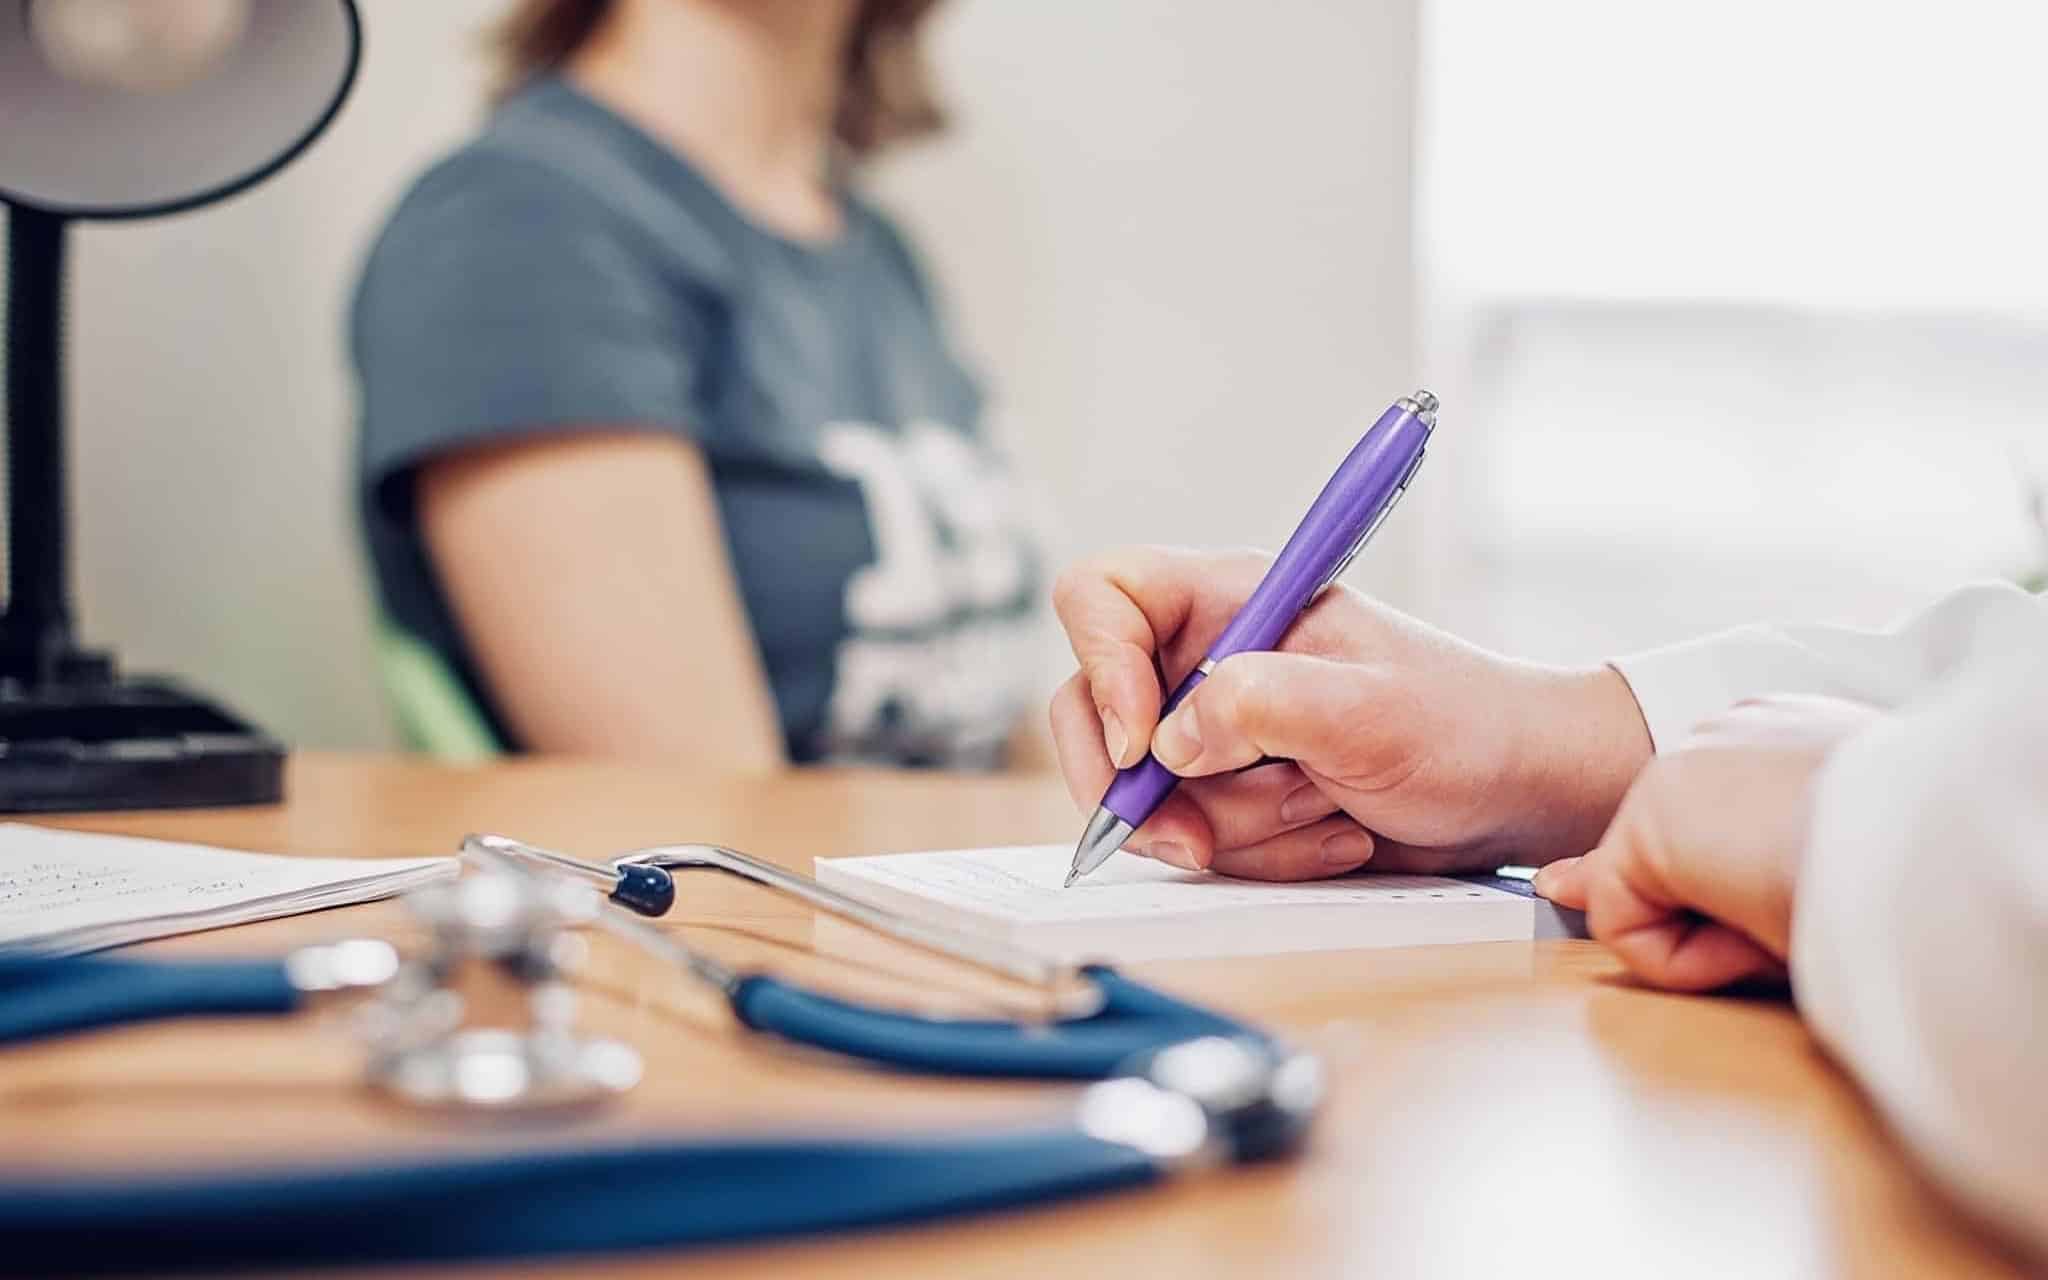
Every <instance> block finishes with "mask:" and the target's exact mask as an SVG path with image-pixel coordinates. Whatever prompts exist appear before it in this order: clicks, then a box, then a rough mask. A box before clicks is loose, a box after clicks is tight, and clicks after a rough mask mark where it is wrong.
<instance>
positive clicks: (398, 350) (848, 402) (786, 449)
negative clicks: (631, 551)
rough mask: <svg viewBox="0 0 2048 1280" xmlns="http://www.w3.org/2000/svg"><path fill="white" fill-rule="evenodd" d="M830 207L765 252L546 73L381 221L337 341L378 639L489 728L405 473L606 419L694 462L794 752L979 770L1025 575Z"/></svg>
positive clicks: (962, 391)
mask: <svg viewBox="0 0 2048 1280" xmlns="http://www.w3.org/2000/svg"><path fill="white" fill-rule="evenodd" d="M845 207H846V226H845V230H844V232H843V234H842V235H841V236H840V237H839V238H837V239H835V240H834V241H832V242H831V243H829V244H826V245H823V246H818V245H805V244H799V243H796V242H793V241H790V240H786V239H783V238H781V237H778V236H775V235H773V234H770V233H768V232H766V231H764V230H762V229H761V228H759V227H757V226H755V225H753V224H752V223H750V222H749V221H747V219H746V218H745V217H744V216H743V215H741V214H740V213H739V212H738V211H737V210H736V209H734V208H733V206H732V205H730V204H729V203H728V202H727V201H726V200H725V199H724V198H723V197H722V196H721V195H720V194H719V193H718V192H717V191H716V190H715V189H714V188H713V187H712V186H711V185H710V184H709V183H708V182H707V181H706V180H705V179H704V178H703V177H702V176H701V175H700V174H698V173H697V172H696V171H695V170H694V169H692V168H691V167H690V166H689V165H688V164H687V163H686V162H685V161H684V160H683V159H682V158H680V157H679V156H677V155H676V154H675V153H674V152H673V151H671V150H669V149H668V148H667V147H665V146H663V145H662V144H660V143H659V142H657V141H655V140H654V139H653V138H651V137H649V136H648V135H646V134H644V133H642V132H641V131H640V130H638V129H637V128H635V127H634V126H633V125H631V124H629V123H628V122H626V121H625V120H623V119H621V118H620V117H619V116H617V115H615V114H613V113H612V112H611V111H609V110H608V109H606V108H605V107H603V106H602V105H600V104H599V103H598V102H596V101H595V100H593V99H591V98H589V97H587V96H585V95H584V94H582V93H581V92H579V91H578V90H576V89H574V88H573V87H571V86H570V85H568V84H566V83H564V82H562V81H560V80H558V79H542V80H539V81H537V82H535V83H534V84H532V85H531V86H529V87H527V88H526V89H525V90H523V91H522V92H520V93H519V94H518V95H517V96H515V97H513V98H512V99H511V100H509V101H508V102H506V103H505V104H504V105H503V106H502V107H501V108H500V109H499V110H498V111H497V112H496V113H495V115H494V116H493V117H492V119H491V120H490V122H489V123H488V125H487V126H486V127H485V129H484V130H483V132H482V134H481V135H480V136H479V137H477V138H476V139H475V140H474V141H472V142H471V143H469V144H468V145H466V146H464V147H463V148H462V149H461V150H459V151H457V152H455V153H454V154H453V155H452V156H450V157H448V158H447V159H445V160H443V161H442V162H440V163H439V164H438V165H436V166H435V167H434V168H433V169H431V170H430V171H429V172H428V173H427V174H426V175H425V176H424V177H422V178H421V179H420V180H419V181H418V182H417V183H416V184H415V185H414V186H413V188H412V189H411V191H410V192H409V193H408V194H407V195H406V197H405V199H404V201H403V203H402V204H401V205H400V206H399V208H398V210H397V212H396V213H395V214H394V215H393V216H392V218H391V221H390V223H389V225H388V226H387V227H386V228H385V230H384V233H383V235H382V237H381V238H380V239H379V240H378V242H377V245H376V248H375V250H374V251H373V252H372V254H371V257H370V260H369V263H368V266H367V267H366V269H365V271H364V274H363V279H362V282H361V285H360V287H359V289H358V292H357V296H356V301H355V313H354V328H353V341H354V352H355V359H356V366H357V369H358V372H359V374H360V377H361V389H362V433H361V500H362V511H363V520H364V524H365V527H366V532H367V537H368V540H369V548H370V554H371V560H372V562H373V565H374V568H375V571H376V578H377V584H378V587H379V589H380V592H381V595H382V599H383V604H384V608H385V610H386V613H387V615H388V617H389V619H390V620H391V621H393V622H395V623H396V624H397V625H398V626H400V627H401V628H403V629H404V630H406V631H408V632H410V633H412V634H413V635H415V636H417V637H418V638H420V639H422V640H424V641H425V642H426V643H427V644H429V645H430V646H432V647H433V648H435V649H437V650H438V651H440V652H441V653H442V654H443V655H444V656H445V657H447V658H448V660H449V662H450V663H451V665H452V666H453V668H454V670H455V671H456V672H457V674H458V675H459V676H460V677H461V678H462V679H463V680H464V681H466V682H467V683H468V685H469V688H470V692H471V693H472V695H473V696H474V697H475V698H476V699H477V701H478V702H479V704H480V705H481V706H482V707H483V708H484V709H485V711H486V714H488V715H490V716H491V717H492V719H493V720H494V722H496V723H497V725H498V728H499V731H500V735H501V737H504V736H505V731H504V725H503V722H502V720H501V719H499V718H498V716H497V715H496V712H495V709H494V708H493V706H492V703H491V699H490V693H489V690H488V689H487V688H486V687H485V686H484V684H483V682H482V681H481V679H480V678H479V676H478V673H477V671H476V668H475V666H474V665H473V664H472V662H471V661H470V658H469V653H468V650H467V648H466V646H465V645H464V642H463V637H462V634H461V631H460V629H459V627H458V626H457V624H456V621H455V619H454V617H453V615H452V614H451V612H450V609H449V606H448V603H447V601H446V600H445V599H444V597H443V595H442V592H441V590H440V588H439V586H438V584H437V581H436V577H435V573H434V568H433V564H432V562H431V561H430V559H429V558H428V556H427V554H426V551H425V548H424V546H423V544H422V542H421V539H420V535H419V530H418V527H417V523H416V520H415V516H414V502H413V485H412V479H413V475H414V471H415V469H416V468H417V467H418V466H419V465H420V464H421V463H422V462H423V461H425V460H428V459H430V458H433V457H436V456H439V455H445V454H448V453H451V452H455V451H459V450H462V449H464V448H468V447H471V446H474V445H479V444H484V443H487V442H497V441H505V440H511V439H514V438H518V437H523V436H540V435H547V434H558V433H561V432H563V431H573V430H576V429H579V428H605V429H617V428H620V427H626V428H633V429H644V430H648V431H655V432H674V433H675V434H677V435H678V436H681V437H683V438H685V439H687V440H690V441H692V442H693V443H694V444H696V445H697V446H698V447H699V448H700V449H702V450H703V452H704V455H705V457H706V459H707V460H708V463H709V466H710V470H711V476H712V481H713V484H714V486H715V489H716V492H717V498H718V507H719V514H720V516H721V518H722V520H723V525H724V530H725V535H726V541H727V549H728V551H729V552H730V555H731V560H732V564H733V567H734V569H735V572H736V575H737V578H738V581H739V587H740V591H741V593H742V595H743V597H744V599H745V603H746V608H747V612H748V615H749V617H750V618H751V619H752V622H753V630H754V637H755V640H756V642H757V643H758V644H759V646H760V650H761V655H762V658H763V660H764V664H765V666H766V669H767V672H768V677H769V680H770V682H771V684H772V686H773V690H774V694H775V701H776V705H777V707H778V709H779V711H780V714H781V719H782V728H783V733H784V736H785V738H786V740H787V743H788V747H789V750H790V753H791V755H792V757H793V758H794V759H797V760H806V761H808V760H820V759H848V758H858V759H871V760H884V761H888V762H891V763H897V764H946V765H962V764H989V763H994V762H995V761H996V760H997V758H998V757H999V754H1000V748H1001V743H1002V741H1003V740H1004V738H1005V737H1006V735H1007V734H1008V732H1009V730H1010V729H1011V727H1012V726H1013V724H1014V723H1015V721H1016V719H1017V717H1018V715H1019V714H1021V713H1022V711H1023V709H1024V702H1025V700H1026V698H1027V697H1028V696H1029V688H1028V686H1029V677H1028V668H1029V659H1030V655H1031V652H1032V648H1033V645H1032V641H1031V639H1030V635H1029V632H1030V614H1031V610H1032V602H1033V600H1034V598H1035V596H1036V594H1037V580H1038V565H1037V563H1036V557H1035V555H1034V552H1033V549H1032V543H1031V540H1030V538H1029V537H1028V535H1027V533H1026V531H1025V523H1024V521H1023V519H1022V518H1021V514H1020V511H1021V504H1020V503H1019V502H1018V499H1017V495H1016V493H1015V491H1014V488H1013V486H1012V484H1011V482H1010V480H1009V478H1008V473H1007V471H1006V470H1005V468H1004V467H1003V466H1002V465H1001V462H1000V460H999V459H998V458H997V457H996V456H995V455H994V454H993V453H992V451H991V450H990V449H989V448H988V446H987V445H986V443H985V442H984V441H983V439H982V438H981V437H980V435H979V434H978V427H979V422H978V419H979V413H980V407H981V406H980V395H979V392H978V391H977V389H976V387H975V384H974V381H973V379H972V378H971V377H970V375H969V374H968V373H967V372H966V371H965V370H964V369H963V368H962V367H961V365H960V362H959V360H958V359H956V358H955V356H954V354H953V353H952V351H951V350H950V349H949V348H948V346H947V344H946V341H945V338H944V335H943V334H942V333H941V331H940V327H939V325H938V323H937V321H936V319H935V317H934V315H933V309H932V304H931V299H930V298H929V296H928V295H927V293H926V291H925V287H924V284H923V281H922V280H921V278H920V276H919V274H918V271H917V267H916V264H915V263H914V262H913V261H912V259H911V257H910V254H909V252H908V251H907V249H906V248H905V246H904V244H903V242H902V240H901V239H900V238H899V237H898V236H897V234H896V232H895V231H894V229H893V228H892V227H891V226H890V225H889V223H888V222H887V221H886V220H885V219H884V218H883V217H882V216H881V215H880V214H879V213H878V212H877V211H875V210H874V209H872V208H871V207H869V206H867V205H866V204H864V203H863V202H861V201H860V200H859V199H857V198H855V197H853V196H851V195H848V197H847V199H846V204H845ZM535 590H536V592H537V593H540V592H545V590H546V584H536V586H535ZM624 605H625V602H622V610H621V611H622V613H623V612H625V611H626V609H625V608H624ZM677 642H678V643H681V644H687V643H688V638H687V637H686V636H685V637H678V641H677ZM603 660H604V657H603V655H602V654H584V655H577V656H575V657H574V658H570V657H566V656H565V659H564V661H565V662H566V661H584V662H601V661H603ZM678 714H685V711H684V709H681V708H679V709H678ZM704 731H705V732H706V733H707V734H716V733H717V732H718V726H716V725H706V726H704ZM512 745H515V746H516V745H517V744H516V743H514V744H512Z"/></svg>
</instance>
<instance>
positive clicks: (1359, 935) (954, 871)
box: [818, 845, 1565, 963]
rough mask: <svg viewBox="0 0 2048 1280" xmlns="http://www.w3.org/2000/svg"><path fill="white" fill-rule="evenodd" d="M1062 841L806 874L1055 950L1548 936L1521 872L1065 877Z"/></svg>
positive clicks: (1164, 952) (823, 864) (1133, 866)
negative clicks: (1286, 878) (1285, 878)
mask: <svg viewBox="0 0 2048 1280" xmlns="http://www.w3.org/2000/svg"><path fill="white" fill-rule="evenodd" d="M1072 856H1073V850H1072V849H1070V848H1067V847H1065V846H1061V845H1032V846H1023V847H1016V848H1005V849H963V850H952V851H947V852H940V853H892V854H881V855H876V856H870V857H861V858H820V859H819V860H818V879H819V880H821V881H823V882H824V883H825V884H828V885H831V886H832V887H833V888H835V889H840V890H842V891H844V892H846V893H850V894H853V895H855V896H857V897H861V898H865V899H867V900H869V901H871V902H875V903H878V904H880V905H883V906H887V907H891V908H894V909H895V910H898V911H902V912H904V913H905V914H907V915H911V916H914V917H916V918H918V919H920V920H926V921H932V922H935V923H939V924H944V925H950V926H952V927H954V928H957V929H966V930H971V931H974V932H979V933H985V934H988V935H991V936H995V937H1000V938H1003V939H1005V940H1007V941H1009V942H1012V943H1015V944H1016V945H1018V946H1020V947H1024V948H1026V949H1029V950H1032V951H1035V952H1037V953H1039V954H1041V955H1045V956H1049V957H1052V958H1055V959H1059V960H1065V961H1081V960H1106V961H1110V962H1115V963H1128V962H1134V961H1142V960H1170V959H1182V958H1190V957H1197V956H1235V955H1265V954H1271V953H1275V952H1282V951H1333V950H1340V949H1344V948H1350V947H1406V946H1420V945H1424V944H1430V943H1447V942H1502V941H1511V940H1522V941H1526V940H1529V939H1531V938H1535V937H1547V936H1558V935H1561V934H1562V933H1564V932H1565V930H1564V929H1562V928H1560V927H1559V926H1558V921H1557V915H1556V913H1555V912H1554V911H1553V910H1552V909H1551V908H1550V907H1549V904H1547V903H1545V902H1543V901H1542V900H1540V899H1538V898H1535V897H1533V896H1531V895H1530V893H1529V891H1528V889H1527V888H1526V886H1517V888H1519V889H1520V891H1519V892H1517V891H1516V889H1515V888H1504V887H1498V885H1497V884H1496V883H1488V882H1486V881H1489V880H1491V878H1490V877H1481V878H1474V879H1455V878H1451V877H1445V876H1414V875H1392V874H1390V875H1378V874H1372V873H1369V872H1359V873H1355V874H1353V875H1349V876H1342V877H1339V878H1337V879H1333V880H1316V881H1309V882H1306V883H1300V884H1266V883H1259V882H1254V881H1249V880H1229V879H1225V878H1223V877H1220V876H1214V875H1207V874H1203V873H1200V872H1193V871H1181V870H1178V869H1176V868H1173V867H1169V866H1167V865H1165V864H1164V863H1160V862H1154V861H1152V860H1150V859H1147V858H1139V857H1133V856H1127V855H1119V856H1117V857H1114V858H1111V859H1110V860H1109V861H1108V862H1106V863H1104V864H1103V865H1102V867H1101V868H1100V869H1099V870H1097V871H1096V872H1095V873H1094V874H1093V875H1091V876H1089V877H1088V878H1086V879H1084V880H1082V881H1080V882H1079V883H1077V884H1075V885H1074V886H1073V887H1072V888H1070V889H1063V888H1061V887H1060V882H1061V881H1062V880H1064V879H1065V877H1066V874H1067V866H1068V863H1069V861H1070V859H1071V858H1072Z"/></svg>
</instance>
